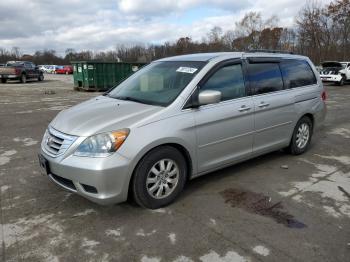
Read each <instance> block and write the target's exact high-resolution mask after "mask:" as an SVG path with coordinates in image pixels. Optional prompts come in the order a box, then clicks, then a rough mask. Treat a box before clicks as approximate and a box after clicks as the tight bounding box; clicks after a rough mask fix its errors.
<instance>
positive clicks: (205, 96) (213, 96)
mask: <svg viewBox="0 0 350 262" xmlns="http://www.w3.org/2000/svg"><path fill="white" fill-rule="evenodd" d="M220 101H221V92H220V91H216V90H205V91H201V92H200V93H199V95H198V103H199V105H200V106H202V105H208V104H215V103H219V102H220Z"/></svg>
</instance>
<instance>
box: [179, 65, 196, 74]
mask: <svg viewBox="0 0 350 262" xmlns="http://www.w3.org/2000/svg"><path fill="white" fill-rule="evenodd" d="M197 70H198V69H197V68H193V67H185V66H181V67H179V68H178V69H177V70H176V72H180V73H187V74H193V73H194V72H196V71H197Z"/></svg>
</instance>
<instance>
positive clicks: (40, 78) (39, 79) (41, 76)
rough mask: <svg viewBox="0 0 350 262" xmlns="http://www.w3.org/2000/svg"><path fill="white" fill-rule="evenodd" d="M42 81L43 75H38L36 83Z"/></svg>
mask: <svg viewBox="0 0 350 262" xmlns="http://www.w3.org/2000/svg"><path fill="white" fill-rule="evenodd" d="M43 80H44V75H43V74H40V75H39V77H38V81H39V82H41V81H43Z"/></svg>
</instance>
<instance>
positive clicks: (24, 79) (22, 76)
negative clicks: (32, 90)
mask: <svg viewBox="0 0 350 262" xmlns="http://www.w3.org/2000/svg"><path fill="white" fill-rule="evenodd" d="M20 81H21V83H23V84H25V83H27V76H26V74H22V75H21V79H20Z"/></svg>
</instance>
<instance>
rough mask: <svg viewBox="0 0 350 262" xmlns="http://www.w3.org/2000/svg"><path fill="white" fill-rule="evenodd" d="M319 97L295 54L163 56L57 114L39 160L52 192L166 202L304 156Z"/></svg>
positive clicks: (313, 75)
mask: <svg viewBox="0 0 350 262" xmlns="http://www.w3.org/2000/svg"><path fill="white" fill-rule="evenodd" d="M325 99H326V93H325V90H324V88H323V85H322V82H321V80H320V78H319V75H318V74H317V71H316V69H315V67H314V65H313V64H312V62H311V61H310V60H309V59H308V58H307V57H304V56H298V55H291V54H281V53H279V54H278V53H277V54H272V53H268V52H266V53H256V52H246V53H241V52H239V53H207V54H194V55H184V56H176V57H170V58H165V59H161V60H157V61H155V62H152V63H151V64H149V65H147V66H145V67H144V68H142V69H140V70H139V71H138V72H136V73H134V74H133V75H132V76H130V77H129V78H128V79H126V80H125V81H123V82H122V83H121V84H119V85H118V86H116V87H115V88H113V89H112V90H110V91H108V92H106V93H105V94H103V95H100V96H97V97H95V98H92V99H90V100H88V101H86V102H83V103H81V104H78V105H76V106H74V107H72V108H70V109H67V110H63V111H62V112H60V113H59V114H58V115H57V116H56V117H55V119H54V120H53V121H52V122H51V123H50V124H49V126H48V128H47V130H46V132H45V135H44V138H43V140H42V144H41V152H40V154H39V162H40V165H41V167H42V168H43V170H44V171H45V173H46V174H47V175H48V177H49V178H50V179H51V180H52V181H54V182H55V183H56V184H58V185H60V186H61V187H63V188H65V189H67V190H69V191H72V192H75V193H77V194H79V195H81V196H83V197H86V198H88V199H90V200H92V201H94V202H97V203H100V204H112V203H120V202H123V201H125V200H127V198H128V196H133V198H134V199H135V201H136V202H137V203H138V204H139V205H141V206H143V207H147V208H152V209H154V208H159V207H162V206H165V205H168V204H169V203H171V202H172V201H174V199H175V198H176V197H177V196H178V195H179V194H180V192H181V191H182V190H183V188H184V186H185V184H186V182H187V180H189V179H192V178H195V177H198V176H201V175H203V174H206V173H209V172H212V171H214V170H218V169H220V168H223V167H226V166H229V165H232V164H235V163H238V162H241V161H244V160H247V159H250V158H253V157H256V156H258V155H262V154H266V153H268V152H271V151H274V150H279V149H286V151H288V152H290V153H291V154H294V155H298V154H302V153H304V152H305V151H306V150H307V149H308V147H309V145H310V141H311V137H312V134H313V132H314V131H315V130H316V129H317V127H318V126H319V125H320V124H321V123H322V122H323V121H324V118H325V113H326V105H325Z"/></svg>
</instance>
